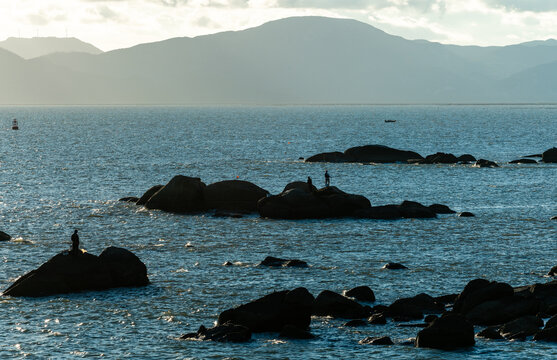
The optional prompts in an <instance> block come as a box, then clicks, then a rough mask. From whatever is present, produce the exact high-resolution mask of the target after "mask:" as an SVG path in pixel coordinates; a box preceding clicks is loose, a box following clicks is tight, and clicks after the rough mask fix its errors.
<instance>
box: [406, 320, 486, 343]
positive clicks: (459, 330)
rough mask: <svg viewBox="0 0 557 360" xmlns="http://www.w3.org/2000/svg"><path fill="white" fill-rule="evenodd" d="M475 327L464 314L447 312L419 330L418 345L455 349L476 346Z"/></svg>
mask: <svg viewBox="0 0 557 360" xmlns="http://www.w3.org/2000/svg"><path fill="white" fill-rule="evenodd" d="M475 343H476V341H475V340H474V327H473V326H472V324H470V323H469V322H468V321H467V320H466V319H465V318H464V316H462V315H459V314H453V313H447V314H444V315H443V316H441V317H440V318H439V319H437V320H435V321H433V322H432V323H431V324H430V325H429V326H428V327H426V328H425V329H423V330H421V331H420V332H418V336H417V338H416V346H417V347H422V348H423V347H425V348H434V349H442V350H453V349H458V348H464V347H470V346H474V344H475Z"/></svg>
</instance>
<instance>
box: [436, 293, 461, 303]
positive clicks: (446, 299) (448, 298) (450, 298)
mask: <svg viewBox="0 0 557 360" xmlns="http://www.w3.org/2000/svg"><path fill="white" fill-rule="evenodd" d="M457 298H458V294H448V295H442V296H437V297H435V298H434V299H435V301H437V302H438V303H441V304H445V305H448V304H454V302H455V301H456V299H457Z"/></svg>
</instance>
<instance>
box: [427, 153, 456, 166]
mask: <svg viewBox="0 0 557 360" xmlns="http://www.w3.org/2000/svg"><path fill="white" fill-rule="evenodd" d="M458 161H459V160H458V158H457V157H456V156H454V155H453V154H447V153H442V152H438V153H435V154H432V155H428V156H426V157H425V159H423V160H422V161H421V163H422V164H456V163H457V162H458Z"/></svg>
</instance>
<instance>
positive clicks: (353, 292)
mask: <svg viewBox="0 0 557 360" xmlns="http://www.w3.org/2000/svg"><path fill="white" fill-rule="evenodd" d="M344 296H346V297H351V298H354V299H356V300H358V301H368V302H374V301H375V294H374V293H373V290H371V289H370V288H369V286H357V287H355V288H353V289H350V290H348V291H346V292H345V293H344Z"/></svg>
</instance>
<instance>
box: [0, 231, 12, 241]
mask: <svg viewBox="0 0 557 360" xmlns="http://www.w3.org/2000/svg"><path fill="white" fill-rule="evenodd" d="M11 238H12V237H11V236H10V235H8V234H6V233H5V232H3V231H0V241H9V240H10V239H11Z"/></svg>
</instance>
